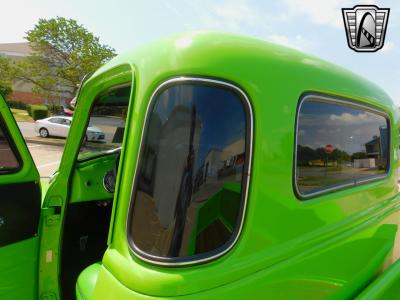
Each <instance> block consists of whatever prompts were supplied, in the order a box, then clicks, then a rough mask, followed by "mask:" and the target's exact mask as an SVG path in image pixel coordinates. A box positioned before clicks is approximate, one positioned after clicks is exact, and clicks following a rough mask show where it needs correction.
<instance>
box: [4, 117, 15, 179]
mask: <svg viewBox="0 0 400 300" xmlns="http://www.w3.org/2000/svg"><path fill="white" fill-rule="evenodd" d="M0 125H1V123H0ZM18 168H19V163H18V160H17V158H16V157H15V154H14V152H13V151H12V149H11V147H10V144H9V142H8V141H7V138H6V136H5V134H4V131H3V129H2V128H1V126H0V172H7V171H13V170H16V169H18Z"/></svg>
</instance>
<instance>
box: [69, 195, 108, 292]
mask: <svg viewBox="0 0 400 300" xmlns="http://www.w3.org/2000/svg"><path fill="white" fill-rule="evenodd" d="M111 210H112V201H111V200H110V201H90V202H82V203H74V204H70V205H69V206H68V209H67V215H66V218H65V224H64V228H65V231H64V238H63V243H62V254H61V255H62V257H61V288H62V294H63V299H64V300H72V299H75V284H76V280H77V278H78V276H79V274H80V273H81V272H82V271H83V270H84V269H85V268H86V267H87V266H89V265H91V264H93V263H95V262H98V261H101V260H102V257H103V255H104V252H105V251H106V249H107V237H108V230H109V226H110V218H111Z"/></svg>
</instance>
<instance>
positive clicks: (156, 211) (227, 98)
mask: <svg viewBox="0 0 400 300" xmlns="http://www.w3.org/2000/svg"><path fill="white" fill-rule="evenodd" d="M245 149H246V114H245V109H244V107H243V104H242V101H241V99H240V98H239V97H238V96H237V95H236V94H235V93H234V92H232V91H229V90H226V89H223V88H219V87H212V86H206V85H194V84H184V85H179V86H172V87H170V88H168V89H167V90H165V91H164V92H162V94H160V95H159V96H158V98H157V100H156V101H155V105H154V107H153V111H152V112H151V114H150V115H149V122H148V124H147V131H146V134H145V137H144V146H143V149H142V152H141V159H140V164H139V169H138V170H139V171H138V178H137V188H136V189H135V192H134V194H133V197H134V198H133V201H134V208H133V217H132V223H131V233H132V236H133V241H134V243H135V246H136V247H138V248H139V249H140V250H142V251H144V252H146V253H148V254H151V255H156V256H160V257H185V256H191V255H194V254H200V253H205V252H209V251H212V250H215V249H217V248H219V247H221V246H223V245H224V244H226V243H227V242H228V241H229V239H230V238H231V237H232V235H233V233H234V230H235V229H236V227H237V225H238V224H237V220H238V214H239V211H240V208H241V201H242V200H241V189H242V179H243V168H244V164H245V161H246V158H245Z"/></svg>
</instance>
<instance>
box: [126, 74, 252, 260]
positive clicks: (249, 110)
mask: <svg viewBox="0 0 400 300" xmlns="http://www.w3.org/2000/svg"><path fill="white" fill-rule="evenodd" d="M196 82H197V83H206V84H207V83H208V84H211V85H212V86H217V87H218V86H221V87H225V88H229V89H231V90H233V91H235V92H236V93H237V94H239V96H240V97H241V98H242V99H241V100H242V103H243V105H247V107H245V106H243V108H244V109H245V110H246V121H249V124H246V126H248V127H249V128H248V130H247V131H246V135H247V134H248V135H249V136H248V137H247V136H246V139H247V138H248V141H249V145H246V147H248V148H246V151H247V150H248V151H249V153H248V164H247V166H246V167H247V173H246V169H245V170H244V171H243V180H244V182H245V190H244V194H243V208H242V209H241V211H240V212H241V217H240V223H239V227H238V230H237V232H236V233H235V235H236V236H235V237H234V239H233V240H232V241H230V240H229V241H228V242H229V245H227V247H225V248H224V249H223V251H220V252H218V253H216V254H214V255H208V256H204V255H200V256H204V257H202V258H199V259H190V256H188V257H186V260H184V261H179V262H177V261H174V260H176V258H171V259H169V258H167V257H160V256H155V255H151V254H148V253H146V252H144V251H142V250H141V249H139V248H138V247H136V245H135V243H134V242H133V238H132V235H131V234H130V230H129V224H130V220H131V217H132V208H133V203H134V200H132V197H133V193H134V191H135V186H136V179H137V169H138V166H139V163H140V157H141V151H142V146H143V138H144V133H145V131H146V125H147V123H148V118H149V110H150V108H151V107H153V102H154V101H155V99H156V96H157V95H159V92H160V91H162V90H163V89H164V88H166V87H168V86H170V85H173V84H179V83H196ZM247 118H248V120H247ZM253 132H254V116H253V108H252V106H251V102H250V99H249V97H248V96H247V95H246V93H245V92H244V91H243V90H242V89H241V88H239V87H238V86H236V85H235V84H233V83H230V82H226V81H223V80H219V79H211V78H206V77H196V76H180V77H174V78H171V79H168V80H166V81H164V82H162V83H161V84H159V85H158V86H157V87H156V89H155V90H154V92H153V93H152V95H151V97H150V100H149V102H148V104H147V108H146V115H145V119H144V122H143V128H142V133H141V137H140V144H139V150H138V156H137V158H136V165H135V172H134V177H133V182H132V189H131V193H130V195H131V199H130V203H129V209H128V214H127V218H126V235H127V240H128V245H129V247H128V248H129V251H130V252H131V253H133V255H135V256H136V257H138V258H139V259H141V260H142V261H145V262H148V263H150V264H154V265H160V266H170V267H171V266H172V267H173V266H188V265H195V264H200V263H205V262H208V261H212V260H214V259H217V258H219V257H221V256H223V255H225V254H226V253H228V252H229V251H230V250H231V249H232V248H233V247H234V246H235V245H236V243H237V241H238V239H239V237H240V235H241V232H242V229H243V224H244V219H245V215H246V208H247V200H248V193H249V185H250V174H251V164H252V157H253ZM228 242H227V243H228ZM215 250H218V248H217V249H215ZM205 254H207V253H205ZM193 257H196V256H193ZM187 258H189V259H187ZM168 260H170V261H168Z"/></svg>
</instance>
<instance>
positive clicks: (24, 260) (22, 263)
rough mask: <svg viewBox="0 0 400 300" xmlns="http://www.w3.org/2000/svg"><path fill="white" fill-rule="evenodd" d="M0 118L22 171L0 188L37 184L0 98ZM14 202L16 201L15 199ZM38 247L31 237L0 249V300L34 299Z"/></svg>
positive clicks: (3, 178)
mask: <svg viewBox="0 0 400 300" xmlns="http://www.w3.org/2000/svg"><path fill="white" fill-rule="evenodd" d="M0 114H1V118H2V119H3V120H4V122H5V125H6V127H7V129H8V131H9V132H10V135H11V138H12V139H13V142H14V144H15V147H16V149H18V152H19V155H20V157H21V161H22V168H21V169H20V170H19V171H18V172H15V173H12V174H1V175H0V185H8V184H14V183H23V182H31V181H34V182H38V181H39V173H38V171H37V169H36V167H35V165H34V163H33V159H32V157H31V155H30V153H29V150H28V147H27V146H26V144H25V141H24V139H23V137H22V135H21V132H20V130H19V128H18V126H17V123H16V122H15V120H14V118H13V116H12V114H11V112H10V110H9V108H8V107H7V105H6V103H5V101H4V99H3V98H2V97H1V96H0ZM0 155H1V154H0ZM0 201H1V195H0ZM15 201H18V199H16V200H15ZM0 216H3V215H2V212H0ZM0 227H1V226H0ZM38 246H39V241H38V238H37V237H34V238H30V239H27V240H23V241H20V242H17V243H13V244H10V245H6V246H2V247H0V299H4V300H8V299H10V300H14V299H34V297H35V296H36V295H37V282H38V271H37V266H38V249H39V247H38Z"/></svg>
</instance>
